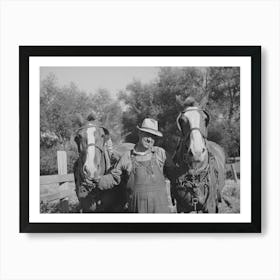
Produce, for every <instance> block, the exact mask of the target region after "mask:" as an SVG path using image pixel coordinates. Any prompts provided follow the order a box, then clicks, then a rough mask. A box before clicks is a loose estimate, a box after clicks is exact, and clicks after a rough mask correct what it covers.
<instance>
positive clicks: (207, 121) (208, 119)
mask: <svg viewBox="0 0 280 280" xmlns="http://www.w3.org/2000/svg"><path fill="white" fill-rule="evenodd" d="M203 113H204V114H205V116H206V119H205V125H206V127H207V126H208V124H209V122H210V115H209V113H208V112H207V111H206V110H203Z"/></svg>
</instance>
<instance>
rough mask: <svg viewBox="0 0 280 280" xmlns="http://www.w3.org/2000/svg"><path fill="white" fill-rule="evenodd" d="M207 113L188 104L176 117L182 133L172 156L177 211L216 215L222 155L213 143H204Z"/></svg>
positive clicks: (220, 184)
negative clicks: (175, 169)
mask: <svg viewBox="0 0 280 280" xmlns="http://www.w3.org/2000/svg"><path fill="white" fill-rule="evenodd" d="M209 120H210V118H209V114H208V113H207V112H206V111H205V110H203V109H201V108H200V107H199V106H195V105H194V104H191V106H186V108H185V109H184V110H183V112H181V113H180V114H179V116H178V118H177V126H178V128H179V130H180V131H181V133H182V136H181V139H180V142H179V144H178V147H177V150H176V152H175V155H174V158H173V160H174V162H175V163H176V164H177V166H179V167H180V168H181V170H182V171H181V173H180V176H179V177H178V178H177V179H176V182H175V185H174V186H173V196H174V198H175V199H176V202H177V211H178V212H185V213H190V212H192V213H194V212H195V213H217V212H219V211H218V209H219V208H218V202H219V201H221V190H222V188H223V187H224V184H225V154H224V151H223V149H222V148H221V147H220V146H219V145H218V144H216V143H214V142H211V141H208V140H207V126H208V123H209Z"/></svg>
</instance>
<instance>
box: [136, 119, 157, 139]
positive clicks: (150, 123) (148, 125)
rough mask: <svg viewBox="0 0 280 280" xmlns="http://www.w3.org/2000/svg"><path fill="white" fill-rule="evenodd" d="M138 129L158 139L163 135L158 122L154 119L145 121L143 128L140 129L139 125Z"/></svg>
mask: <svg viewBox="0 0 280 280" xmlns="http://www.w3.org/2000/svg"><path fill="white" fill-rule="evenodd" d="M137 128H138V129H139V130H141V131H144V132H147V133H151V134H153V135H156V136H158V137H162V133H161V132H160V131H159V130H158V122H157V121H156V120H154V119H150V118H146V119H144V121H143V123H142V126H141V127H139V126H138V125H137Z"/></svg>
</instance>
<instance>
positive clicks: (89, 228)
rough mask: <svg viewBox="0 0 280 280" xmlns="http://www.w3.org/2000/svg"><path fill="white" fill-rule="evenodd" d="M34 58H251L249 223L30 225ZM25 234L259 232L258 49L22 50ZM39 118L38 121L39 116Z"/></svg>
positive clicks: (22, 216) (22, 210)
mask: <svg viewBox="0 0 280 280" xmlns="http://www.w3.org/2000/svg"><path fill="white" fill-rule="evenodd" d="M33 56H100V57H110V56H124V57H125V56H158V57H161V56H201V57H204V56H213V57H214V56H218V57H219V56H247V57H250V58H251V108H252V110H251V182H252V184H251V222H250V223H32V222H30V221H29V174H30V173H29V171H30V170H29V151H30V150H29V99H30V98H31V97H30V96H29V59H30V57H33ZM19 85H20V88H19V101H20V107H19V114H20V227H19V228H20V232H21V233H35V232H37V233H43V232H44V233H46V232H53V233H62V232H63V233H70V232H79V233H83V232H84V233H86V232H92V233H187V232H188V233H203V232H204V233H210V232H219V233H237V232H239V233H242V232H244V233H246V232H247V233H248V232H251V233H259V232H261V47H260V46H19ZM38 118H39V116H38Z"/></svg>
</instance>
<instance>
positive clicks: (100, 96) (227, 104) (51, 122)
mask: <svg viewBox="0 0 280 280" xmlns="http://www.w3.org/2000/svg"><path fill="white" fill-rule="evenodd" d="M188 96H193V97H194V98H195V99H196V100H197V101H198V102H201V101H202V100H203V102H205V103H206V110H207V111H208V112H209V114H210V117H211V120H210V124H209V129H208V139H210V140H212V141H215V142H217V143H218V144H220V145H221V146H222V147H223V148H224V150H225V152H226V154H227V156H230V157H238V156H239V155H240V69H239V67H162V68H160V69H159V72H158V77H157V78H156V79H154V80H153V81H152V82H150V83H141V81H137V80H134V81H132V82H131V83H129V84H128V85H127V86H126V87H125V89H123V90H121V91H120V92H119V93H118V94H117V97H113V96H112V94H111V93H110V92H109V91H108V90H106V89H102V88H100V89H98V90H97V91H96V92H92V93H85V92H83V91H81V90H80V89H79V88H78V87H77V86H76V84H75V81H73V82H72V83H71V84H69V85H65V86H63V87H60V86H58V81H57V78H56V77H55V75H54V74H50V75H49V76H48V77H47V78H46V79H44V80H41V88H40V150H41V152H40V174H41V175H46V174H55V173H57V164H56V151H57V150H66V151H67V157H68V172H72V168H73V163H74V161H75V159H76V158H77V156H78V154H77V149H76V146H75V143H74V141H73V135H74V133H75V131H76V130H77V128H78V127H79V123H80V120H81V118H86V117H87V115H88V114H89V113H90V111H92V110H94V111H95V112H96V113H97V115H98V118H99V120H100V121H101V122H102V123H103V125H104V126H105V127H107V128H108V129H109V131H110V133H111V137H112V141H113V143H114V144H115V145H117V144H118V143H120V142H124V141H126V142H133V143H135V142H136V141H137V133H136V130H135V128H136V125H140V124H141V122H142V121H143V119H144V118H145V117H153V118H155V119H157V120H158V121H159V128H160V130H161V131H162V132H163V134H164V137H163V138H162V139H159V141H158V143H157V145H159V146H162V147H164V148H165V149H166V150H167V151H168V152H169V153H171V154H172V153H173V151H174V150H175V148H176V145H177V141H178V138H179V136H180V134H179V131H178V129H177V126H176V121H175V120H176V117H177V116H178V114H179V112H180V111H181V110H182V109H183V105H182V103H181V102H180V101H183V100H184V99H185V98H187V97H188Z"/></svg>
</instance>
